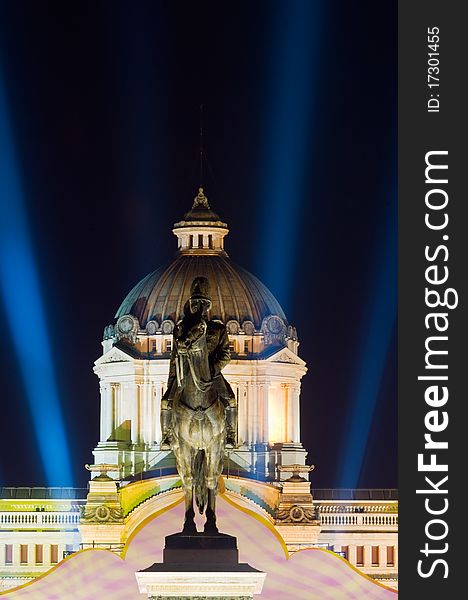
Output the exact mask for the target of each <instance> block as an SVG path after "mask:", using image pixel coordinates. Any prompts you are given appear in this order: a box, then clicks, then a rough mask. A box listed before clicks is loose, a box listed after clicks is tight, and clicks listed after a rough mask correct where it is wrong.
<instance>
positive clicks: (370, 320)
mask: <svg viewBox="0 0 468 600" xmlns="http://www.w3.org/2000/svg"><path fill="white" fill-rule="evenodd" d="M390 211H391V214H390V215H388V218H387V220H386V225H385V227H386V232H385V237H384V239H383V240H382V241H381V242H380V244H379V247H380V248H381V252H380V254H378V255H377V256H376V263H375V265H374V273H375V276H374V282H373V287H372V289H373V290H374V294H373V296H372V303H371V306H370V307H369V311H368V314H367V315H366V316H365V323H366V326H367V331H366V337H365V342H364V347H363V349H362V354H361V355H360V357H359V358H360V362H359V365H358V366H357V374H356V381H355V386H354V388H353V390H354V398H353V399H352V402H351V404H350V406H351V410H352V414H351V415H349V418H348V419H347V425H346V434H347V435H346V437H345V440H344V441H345V444H344V446H343V452H342V456H341V460H340V463H339V464H340V467H341V469H340V472H339V479H338V482H339V486H340V487H344V488H355V487H358V483H359V476H360V473H361V469H362V465H363V463H364V454H365V451H366V446H367V442H368V439H369V433H370V429H371V425H372V421H373V417H374V410H375V406H376V403H377V400H378V396H379V389H380V385H381V381H382V376H383V373H384V369H385V363H386V359H387V354H388V349H389V346H390V343H391V339H392V335H393V331H394V328H395V323H396V311H397V235H396V203H395V202H392V203H391V206H390Z"/></svg>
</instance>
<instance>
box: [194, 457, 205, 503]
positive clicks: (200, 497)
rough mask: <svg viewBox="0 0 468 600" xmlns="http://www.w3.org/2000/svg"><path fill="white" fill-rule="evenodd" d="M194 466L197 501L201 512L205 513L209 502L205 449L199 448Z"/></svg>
mask: <svg viewBox="0 0 468 600" xmlns="http://www.w3.org/2000/svg"><path fill="white" fill-rule="evenodd" d="M193 466H194V469H193V475H194V487H195V502H196V503H197V506H198V510H199V511H200V514H203V512H204V511H205V507H206V505H207V503H208V488H207V486H206V458H205V451H204V450H199V451H198V452H197V455H196V456H195V462H194V465H193Z"/></svg>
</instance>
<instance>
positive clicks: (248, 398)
mask: <svg viewBox="0 0 468 600" xmlns="http://www.w3.org/2000/svg"><path fill="white" fill-rule="evenodd" d="M246 405H247V445H249V446H250V444H252V443H253V428H254V421H253V418H254V417H253V412H254V411H253V389H252V384H251V383H250V382H248V383H247V384H246Z"/></svg>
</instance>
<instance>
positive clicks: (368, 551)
mask: <svg viewBox="0 0 468 600" xmlns="http://www.w3.org/2000/svg"><path fill="white" fill-rule="evenodd" d="M363 555H364V560H363V561H362V562H363V566H364V567H371V566H372V546H364V552H363Z"/></svg>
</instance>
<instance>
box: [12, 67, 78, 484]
mask: <svg viewBox="0 0 468 600" xmlns="http://www.w3.org/2000/svg"><path fill="white" fill-rule="evenodd" d="M0 291H1V295H2V298H3V302H4V305H5V312H6V315H7V318H8V324H9V328H10V331H11V338H12V341H13V345H14V348H15V352H16V355H17V360H18V363H19V368H20V372H21V376H22V380H23V385H24V389H25V392H26V396H27V400H28V403H29V408H30V411H31V415H32V418H33V424H34V430H35V434H36V438H37V444H38V447H39V453H40V457H41V460H42V463H43V466H44V471H45V473H46V477H47V484H48V485H49V486H72V485H73V481H72V471H71V468H70V457H69V452H68V445H67V439H66V435H65V429H64V425H63V421H62V414H61V408H60V402H59V397H58V392H57V385H56V382H55V377H54V369H53V362H52V353H51V349H50V345H49V339H48V332H47V326H46V318H45V311H44V307H43V302H42V298H41V293H40V285H39V280H38V274H37V271H36V266H35V260H34V252H33V248H32V243H31V239H30V235H29V228H28V221H27V215H26V211H25V206H24V198H23V192H22V189H21V183H20V177H19V169H18V165H17V162H16V159H15V148H14V143H13V137H12V133H11V130H10V126H9V114H8V109H7V100H6V94H5V90H4V87H3V80H2V77H1V73H0Z"/></svg>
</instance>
